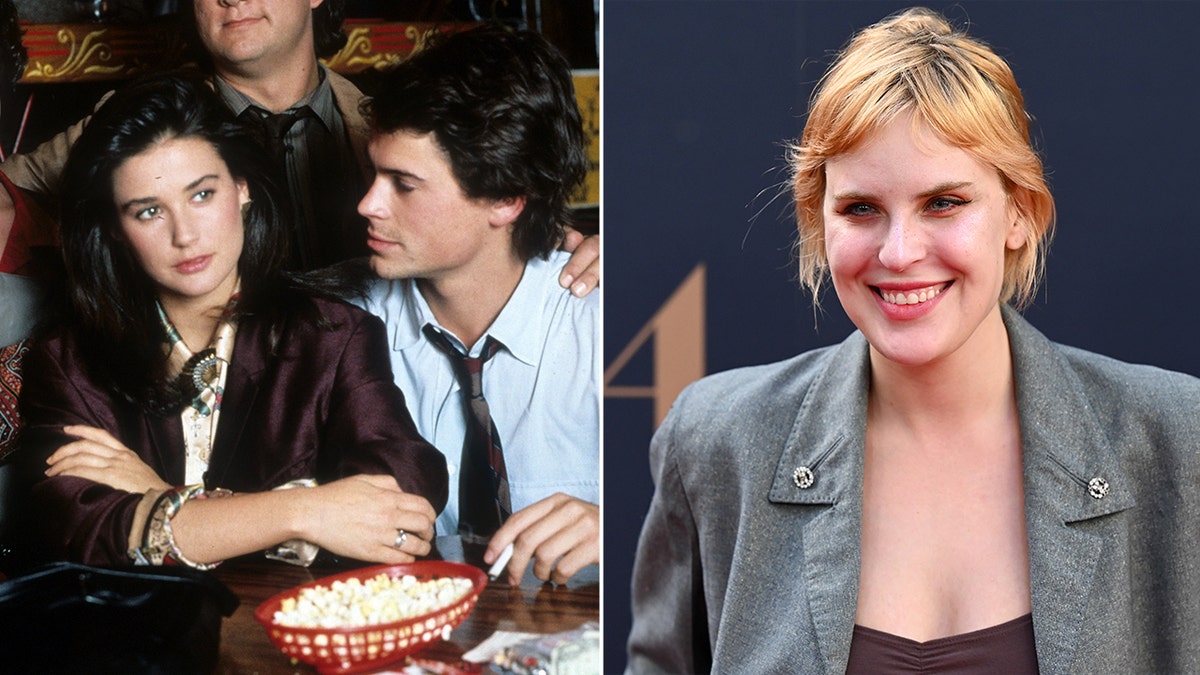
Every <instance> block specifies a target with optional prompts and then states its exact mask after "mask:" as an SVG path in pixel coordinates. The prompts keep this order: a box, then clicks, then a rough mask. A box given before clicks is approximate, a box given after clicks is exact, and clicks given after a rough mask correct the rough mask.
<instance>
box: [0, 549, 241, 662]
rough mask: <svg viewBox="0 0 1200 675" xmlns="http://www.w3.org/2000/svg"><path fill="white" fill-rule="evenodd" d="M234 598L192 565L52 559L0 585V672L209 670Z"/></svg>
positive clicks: (230, 592) (233, 605)
mask: <svg viewBox="0 0 1200 675" xmlns="http://www.w3.org/2000/svg"><path fill="white" fill-rule="evenodd" d="M237 606H238V599H237V596H235V595H234V594H233V592H232V591H230V590H229V588H227V587H226V586H225V584H223V583H221V581H220V580H219V579H217V578H216V577H214V576H212V575H211V574H209V573H207V572H202V571H199V570H193V569H190V568H187V567H122V568H99V567H88V566H86V565H78V564H75V563H54V564H51V565H47V566H45V567H42V568H39V569H37V570H35V571H33V572H32V573H30V574H28V575H25V576H21V577H16V578H13V579H9V580H8V581H5V582H3V583H0V668H2V669H3V670H4V671H6V672H12V673H101V674H108V673H111V674H113V675H116V674H117V673H121V674H122V675H124V674H126V673H164V674H165V673H171V674H174V673H207V672H209V671H211V670H212V669H213V667H214V666H215V665H216V662H217V656H218V654H219V651H220V650H219V647H220V639H221V617H222V616H229V615H231V614H233V611H234V610H235V609H237Z"/></svg>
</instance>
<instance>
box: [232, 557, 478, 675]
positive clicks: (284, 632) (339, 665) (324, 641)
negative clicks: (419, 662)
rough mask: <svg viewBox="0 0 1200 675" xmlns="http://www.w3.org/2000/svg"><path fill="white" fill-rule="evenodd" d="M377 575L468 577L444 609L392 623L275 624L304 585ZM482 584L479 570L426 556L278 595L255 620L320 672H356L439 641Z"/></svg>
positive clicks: (280, 645)
mask: <svg viewBox="0 0 1200 675" xmlns="http://www.w3.org/2000/svg"><path fill="white" fill-rule="evenodd" d="M381 573H382V574H386V575H387V576H388V577H389V578H391V579H397V578H399V577H402V576H404V575H408V574H410V575H412V576H414V577H416V578H417V580H418V581H428V580H430V579H440V578H443V577H463V578H467V579H470V580H471V584H472V588H471V591H470V592H468V593H467V595H466V596H464V597H463V598H461V599H459V600H457V601H456V602H453V603H451V604H450V605H447V606H446V607H442V608H439V609H436V610H434V611H432V612H429V613H428V614H422V615H420V616H416V617H413V618H411V619H405V620H403V621H396V622H393V623H381V624H374V625H370V626H356V627H353V628H297V627H294V626H284V625H280V624H277V623H275V612H276V611H278V610H279V609H280V607H281V605H282V604H283V601H284V600H286V599H288V598H295V597H298V596H299V595H300V592H301V591H303V590H304V589H307V588H314V587H316V586H325V587H326V588H328V587H329V586H330V585H331V584H332V583H333V582H335V581H348V580H350V579H358V580H359V581H364V582H365V581H367V580H368V579H373V578H374V577H376V576H378V575H379V574H381ZM486 585H487V576H486V575H485V574H484V573H483V570H481V569H479V568H476V567H472V566H470V565H463V564H461V563H453V562H445V561H438V560H430V561H421V562H415V563H410V564H407V565H375V566H372V567H364V568H362V569H358V570H354V571H351V572H345V573H342V574H335V575H333V576H328V577H324V578H321V579H317V580H316V581H311V582H309V583H307V584H303V585H301V586H297V587H295V588H293V589H291V590H288V591H284V592H283V593H279V594H277V595H275V596H273V597H271V598H270V599H268V600H267V601H266V602H264V603H262V604H261V605H259V606H258V609H256V610H255V611H254V618H255V619H257V620H258V622H259V623H261V624H262V625H263V627H264V628H266V629H267V635H268V636H269V637H270V638H271V642H273V643H274V644H275V646H276V647H278V648H279V649H280V651H282V652H283V653H284V654H286V655H288V656H290V657H292V658H294V659H296V660H298V661H303V662H305V663H309V664H312V665H314V666H316V668H317V670H318V671H320V672H321V673H358V672H362V671H365V670H373V669H376V668H380V667H382V666H384V665H387V664H389V663H392V662H394V661H398V660H400V659H402V658H404V657H405V656H408V655H409V654H412V653H413V652H416V651H417V650H419V649H421V648H422V647H425V646H426V645H428V644H429V643H431V642H433V641H434V640H438V639H441V638H442V636H443V633H445V632H448V631H449V630H450V629H452V628H454V627H455V626H457V625H459V624H460V623H462V622H463V619H466V618H467V615H468V614H470V613H471V610H472V609H474V607H475V601H476V600H478V599H479V593H480V592H482V591H483V588H484V586H486Z"/></svg>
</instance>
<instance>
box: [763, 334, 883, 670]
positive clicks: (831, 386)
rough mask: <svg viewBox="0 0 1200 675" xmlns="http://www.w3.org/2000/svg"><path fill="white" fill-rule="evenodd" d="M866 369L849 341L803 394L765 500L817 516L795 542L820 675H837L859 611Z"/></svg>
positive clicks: (860, 347) (858, 341)
mask: <svg viewBox="0 0 1200 675" xmlns="http://www.w3.org/2000/svg"><path fill="white" fill-rule="evenodd" d="M869 373H870V365H869V360H868V357H867V342H866V339H865V338H863V336H862V334H861V333H855V334H853V335H851V336H850V337H849V338H848V339H847V340H846V341H845V342H843V343H842V344H841V345H840V346H838V347H837V348H835V349H834V351H833V352H831V355H830V360H829V363H828V364H827V366H826V368H825V370H824V371H823V372H822V374H821V375H820V377H819V378H818V379H817V380H816V381H815V382H814V383H813V385H812V387H811V388H810V389H809V391H808V392H807V393H806V394H805V396H804V400H803V402H802V403H801V405H800V410H799V412H798V413H797V416H796V422H795V424H794V425H793V427H792V431H791V434H790V435H789V437H788V441H787V443H786V445H785V447H784V449H783V453H782V455H781V456H780V459H779V464H778V466H777V468H776V471H775V478H774V480H773V482H772V485H771V489H770V492H769V494H768V499H769V500H770V501H771V502H774V503H778V504H795V505H797V506H801V507H807V508H812V509H818V510H819V511H820V512H819V513H817V514H815V515H814V517H812V518H811V519H808V520H807V524H806V525H805V526H804V528H803V530H802V532H801V537H802V538H803V551H804V567H803V569H804V575H805V577H804V589H805V590H804V593H805V597H807V600H808V604H809V607H810V610H811V616H812V621H813V625H814V627H815V630H816V634H817V646H818V648H819V650H820V652H821V656H822V657H823V659H824V662H825V667H826V670H827V672H831V673H842V672H845V670H846V663H847V661H848V660H849V655H850V638H851V636H852V634H853V630H854V617H855V614H856V611H857V605H858V575H859V562H860V554H861V550H860V548H861V546H860V545H861V535H860V531H861V528H862V457H863V448H864V445H865V437H864V434H865V430H866V411H867V391H868V384H869Z"/></svg>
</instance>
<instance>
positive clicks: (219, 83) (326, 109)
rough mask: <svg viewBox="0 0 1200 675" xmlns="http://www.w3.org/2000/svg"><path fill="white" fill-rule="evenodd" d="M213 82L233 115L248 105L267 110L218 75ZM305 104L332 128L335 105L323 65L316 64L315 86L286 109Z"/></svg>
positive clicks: (323, 122)
mask: <svg viewBox="0 0 1200 675" xmlns="http://www.w3.org/2000/svg"><path fill="white" fill-rule="evenodd" d="M213 83H214V87H215V88H216V90H217V93H218V94H220V96H221V98H222V99H223V100H224V101H225V105H226V106H228V107H229V109H230V110H232V111H233V114H234V116H235V117H236V116H238V115H241V114H242V113H243V112H245V111H246V108H249V107H250V106H257V107H259V108H262V109H263V110H268V108H267V106H265V105H263V104H261V103H259V102H258V101H256V100H254V99H253V98H251V97H250V96H247V95H246V94H244V93H242V92H241V91H239V90H238V89H237V88H236V87H234V86H233V85H232V84H230V83H229V82H227V81H225V79H224V78H222V77H221V76H220V75H216V76H214V77H213ZM305 106H308V107H309V108H312V111H313V112H314V113H316V115H317V119H319V120H321V123H322V124H324V125H325V128H326V129H333V128H334V118H335V116H336V115H337V105H336V104H335V103H334V100H333V87H332V86H330V84H329V77H328V74H327V72H326V70H325V66H323V65H319V64H318V67H317V88H316V89H314V90H312V92H311V93H309V95H308V96H305V97H304V98H302V99H300V100H299V101H297V102H296V103H294V104H293V105H291V106H289V107H288V110H297V109H300V108H303V107H305Z"/></svg>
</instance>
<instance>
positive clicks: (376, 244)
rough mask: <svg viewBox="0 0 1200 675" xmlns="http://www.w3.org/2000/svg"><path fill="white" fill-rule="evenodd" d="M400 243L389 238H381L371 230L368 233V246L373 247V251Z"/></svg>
mask: <svg viewBox="0 0 1200 675" xmlns="http://www.w3.org/2000/svg"><path fill="white" fill-rule="evenodd" d="M399 245H400V244H399V242H395V241H391V240H389V239H380V238H379V237H377V236H375V235H373V234H371V233H370V232H368V233H367V246H369V247H371V250H373V251H386V250H388V249H391V248H395V247H397V246H399Z"/></svg>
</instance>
